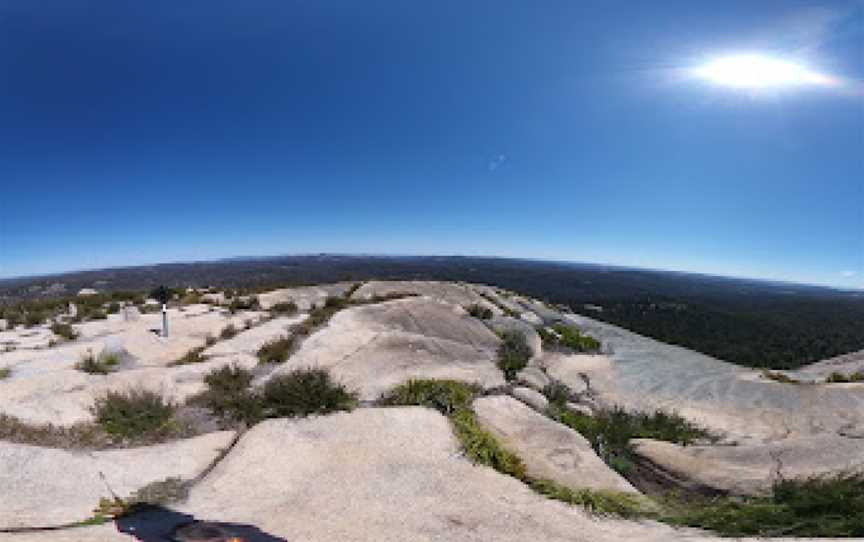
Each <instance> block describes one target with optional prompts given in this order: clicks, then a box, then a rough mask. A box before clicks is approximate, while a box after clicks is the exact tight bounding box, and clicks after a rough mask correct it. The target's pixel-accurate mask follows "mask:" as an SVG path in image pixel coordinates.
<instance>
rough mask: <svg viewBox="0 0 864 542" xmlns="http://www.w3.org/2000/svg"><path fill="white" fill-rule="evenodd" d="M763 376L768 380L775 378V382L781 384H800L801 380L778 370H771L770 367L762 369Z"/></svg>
mask: <svg viewBox="0 0 864 542" xmlns="http://www.w3.org/2000/svg"><path fill="white" fill-rule="evenodd" d="M762 376H764V377H765V378H767V379H768V380H773V381H774V382H780V383H781V384H800V383H801V381H800V380H795V379H794V378H792V377H790V376H787V375H786V374H784V373H778V372H776V371H769V370H768V369H762Z"/></svg>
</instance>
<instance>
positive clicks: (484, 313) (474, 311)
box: [466, 303, 494, 320]
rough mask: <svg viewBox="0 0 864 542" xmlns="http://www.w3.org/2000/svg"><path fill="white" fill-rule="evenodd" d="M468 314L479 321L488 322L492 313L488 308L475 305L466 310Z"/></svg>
mask: <svg viewBox="0 0 864 542" xmlns="http://www.w3.org/2000/svg"><path fill="white" fill-rule="evenodd" d="M466 310H467V311H468V314H470V315H471V316H473V317H474V318H479V319H481V320H489V319H490V318H492V316H494V315H493V313H492V309H490V308H489V307H484V306H483V305H479V304H477V303H475V304H473V305H470V306H469V307H468V308H467V309H466Z"/></svg>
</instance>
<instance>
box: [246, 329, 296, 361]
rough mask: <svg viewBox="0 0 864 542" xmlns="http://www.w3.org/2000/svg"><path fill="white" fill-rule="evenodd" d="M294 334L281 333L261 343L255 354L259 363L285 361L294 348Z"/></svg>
mask: <svg viewBox="0 0 864 542" xmlns="http://www.w3.org/2000/svg"><path fill="white" fill-rule="evenodd" d="M295 342H296V338H295V336H294V335H283V336H281V337H278V338H276V339H272V340H270V341H267V342H266V343H264V344H262V345H261V347H260V348H259V349H258V351H257V352H256V353H255V355H256V356H257V357H258V362H259V363H285V361H287V360H288V357H289V356H290V355H291V352H292V351H293V349H294V344H295Z"/></svg>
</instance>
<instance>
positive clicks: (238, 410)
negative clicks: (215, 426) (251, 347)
mask: <svg viewBox="0 0 864 542" xmlns="http://www.w3.org/2000/svg"><path fill="white" fill-rule="evenodd" d="M253 377H254V375H253V374H252V372H251V371H249V370H247V369H244V368H242V367H240V366H237V365H226V366H223V367H220V368H218V369H214V370H212V371H210V372H209V373H207V374H206V375H205V376H204V383H205V384H207V391H205V392H204V393H203V394H201V395H200V396H199V397H198V398H197V399H196V402H200V403H202V404H203V405H204V406H206V407H207V408H209V409H210V410H211V411H212V412H213V414H215V415H216V416H218V417H220V418H222V419H227V420H231V421H235V422H247V423H250V424H251V423H254V422H255V421H257V420H259V419H260V418H261V405H260V401H259V399H258V397H256V396H255V395H254V394H253V393H252V392H251V391H250V389H249V385H250V384H251V383H252V379H253Z"/></svg>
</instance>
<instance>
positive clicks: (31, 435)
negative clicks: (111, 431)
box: [0, 414, 111, 449]
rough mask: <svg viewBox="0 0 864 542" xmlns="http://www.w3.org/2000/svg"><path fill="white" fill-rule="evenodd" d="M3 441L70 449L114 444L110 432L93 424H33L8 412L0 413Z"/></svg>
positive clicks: (0, 430)
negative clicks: (65, 425) (64, 425)
mask: <svg viewBox="0 0 864 542" xmlns="http://www.w3.org/2000/svg"><path fill="white" fill-rule="evenodd" d="M0 440H4V441H8V442H18V443H20V444H32V445H34V446H45V447H49V448H66V449H92V448H105V447H107V446H109V445H110V444H111V438H110V437H109V436H108V434H107V433H105V431H103V430H102V428H101V427H99V426H98V425H96V424H93V423H79V424H75V425H71V426H68V427H63V426H56V425H53V424H29V423H27V422H24V421H22V420H20V419H18V418H16V417H14V416H9V415H6V414H0Z"/></svg>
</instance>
